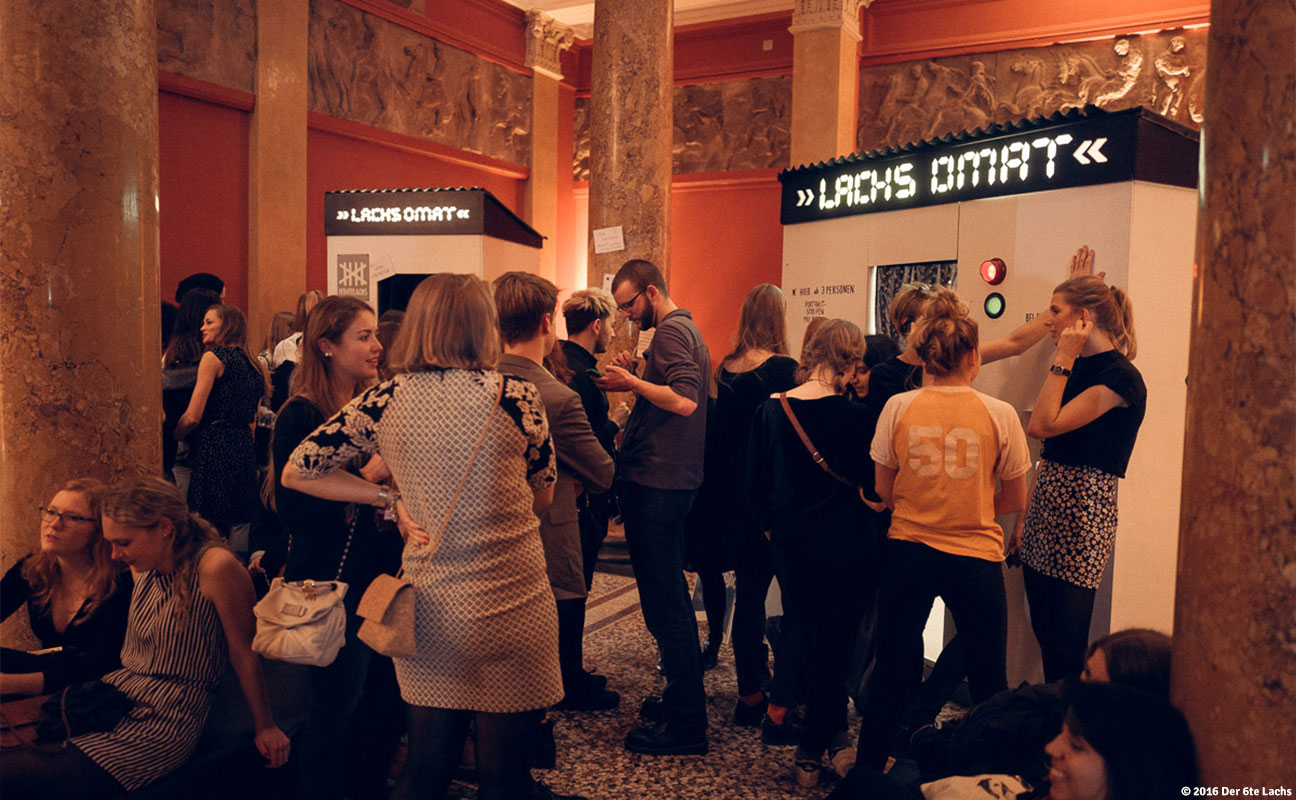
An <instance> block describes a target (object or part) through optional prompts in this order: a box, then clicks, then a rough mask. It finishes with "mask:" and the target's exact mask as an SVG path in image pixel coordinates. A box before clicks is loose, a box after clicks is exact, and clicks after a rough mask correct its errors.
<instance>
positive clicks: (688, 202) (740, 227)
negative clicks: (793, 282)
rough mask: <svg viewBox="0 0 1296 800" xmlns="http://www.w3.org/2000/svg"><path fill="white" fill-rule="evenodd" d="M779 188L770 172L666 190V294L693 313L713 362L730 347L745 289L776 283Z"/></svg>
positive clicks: (778, 279) (780, 234)
mask: <svg viewBox="0 0 1296 800" xmlns="http://www.w3.org/2000/svg"><path fill="white" fill-rule="evenodd" d="M779 188H780V187H779V183H778V181H777V180H776V179H775V178H774V177H773V176H770V177H768V178H767V179H765V180H762V181H761V182H759V183H741V184H735V185H719V186H706V185H703V186H695V185H690V184H689V183H684V182H681V181H678V180H677V181H676V183H675V186H674V189H673V191H672V192H671V245H670V248H671V249H670V257H671V281H670V283H671V286H670V290H671V297H672V298H673V299H674V300H675V302H676V303H678V304H679V305H680V306H682V307H684V308H688V309H690V310H692V311H693V319H694V321H695V322H696V323H697V326H698V328H699V329H700V330H701V331H702V338H703V339H705V340H706V343H707V347H709V348H710V349H711V361H712V363H713V365H714V364H718V363H719V361H720V359H721V358H723V357H724V356H725V355H727V354H728V353H729V351H730V349H731V344H732V340H733V335H734V333H736V332H737V330H738V312H739V310H740V309H741V308H742V301H743V298H744V297H745V296H746V295H747V292H748V291H750V290H751V288H752V287H753V286H756V285H757V284H760V283H772V284H774V285H776V286H777V285H779V284H780V283H781V282H782V274H783V227H782V226H781V225H780V224H779Z"/></svg>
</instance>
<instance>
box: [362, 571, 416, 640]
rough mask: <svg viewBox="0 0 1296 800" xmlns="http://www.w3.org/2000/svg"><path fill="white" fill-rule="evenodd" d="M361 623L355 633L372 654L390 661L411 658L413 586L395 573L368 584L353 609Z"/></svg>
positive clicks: (382, 576) (377, 578)
mask: <svg viewBox="0 0 1296 800" xmlns="http://www.w3.org/2000/svg"><path fill="white" fill-rule="evenodd" d="M356 614H358V615H359V616H360V617H361V618H362V619H364V622H363V623H361V624H360V631H359V633H358V634H357V635H358V636H359V637H360V641H362V642H364V643H365V644H367V645H369V646H370V647H372V648H373V650H374V652H376V653H380V654H382V655H384V656H389V657H391V658H413V657H414V656H415V655H416V654H417V652H418V651H417V649H416V648H415V647H414V587H413V586H411V585H410V582H409V581H407V580H405V579H404V578H403V577H401V574H400V573H398V574H397V575H396V576H395V577H392V576H391V575H379V576H378V577H376V578H374V579H373V583H371V584H369V588H368V589H366V590H365V593H364V596H363V597H361V598H360V606H359V608H357V609H356Z"/></svg>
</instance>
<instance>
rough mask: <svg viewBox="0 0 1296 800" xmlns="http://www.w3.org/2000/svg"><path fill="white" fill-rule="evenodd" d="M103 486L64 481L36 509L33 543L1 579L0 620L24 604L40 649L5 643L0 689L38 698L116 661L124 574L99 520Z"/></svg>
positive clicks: (127, 588) (126, 601) (126, 591)
mask: <svg viewBox="0 0 1296 800" xmlns="http://www.w3.org/2000/svg"><path fill="white" fill-rule="evenodd" d="M104 488H105V487H104V485H103V484H102V483H100V482H99V481H97V480H95V479H94V478H80V479H78V480H74V481H69V482H68V483H66V484H64V486H63V488H62V489H61V490H59V492H58V493H57V494H55V495H54V498H53V499H52V500H50V501H49V503H48V504H46V505H44V506H41V507H40V509H39V513H40V521H41V522H40V530H41V535H40V548H39V549H38V550H37V551H36V552H35V553H33V554H32V555H29V556H25V557H23V558H22V559H20V560H19V561H18V562H17V563H16V564H14V565H13V566H12V567H10V568H9V571H8V572H6V573H5V575H4V578H3V579H2V580H0V619H8V618H9V616H10V615H11V614H13V613H14V612H15V611H17V610H18V609H19V608H20V607H21V606H22V605H23V604H24V603H25V604H26V605H27V615H28V619H29V621H30V623H31V629H32V633H34V634H35V635H36V638H37V639H39V640H40V643H41V649H40V650H38V651H36V652H34V653H28V652H25V651H22V650H11V649H9V648H4V650H3V653H2V654H0V655H2V657H3V664H4V668H3V670H4V671H3V672H2V673H0V694H4V695H38V694H48V693H51V692H56V691H58V690H59V689H62V688H63V687H64V686H67V685H68V684H71V683H78V682H81V681H86V680H90V679H93V678H97V677H99V676H100V675H103V674H105V673H108V672H111V671H113V670H114V669H117V668H118V667H119V666H121V648H122V640H123V639H124V638H125V636H126V617H127V613H128V611H129V610H130V599H131V587H132V584H131V577H130V573H129V571H127V570H123V569H121V568H120V565H118V564H116V563H115V562H114V561H113V560H112V554H111V552H110V549H111V548H109V546H108V544H107V543H106V542H105V541H104V538H103V529H102V527H101V525H100V517H99V512H100V507H101V506H102V504H103V494H104Z"/></svg>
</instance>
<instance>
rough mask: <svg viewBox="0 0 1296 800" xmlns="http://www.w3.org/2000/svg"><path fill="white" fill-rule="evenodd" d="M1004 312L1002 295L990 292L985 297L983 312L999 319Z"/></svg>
mask: <svg viewBox="0 0 1296 800" xmlns="http://www.w3.org/2000/svg"><path fill="white" fill-rule="evenodd" d="M1003 313H1004V296H1003V295H1001V294H999V293H998V292H991V293H990V294H989V295H987V296H986V299H985V314H986V316H987V317H989V318H990V319H999V318H1000V317H1002V316H1003Z"/></svg>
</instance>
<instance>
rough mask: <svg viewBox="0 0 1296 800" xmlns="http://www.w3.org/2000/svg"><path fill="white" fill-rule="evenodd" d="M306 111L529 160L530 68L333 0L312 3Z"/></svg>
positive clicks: (524, 161) (505, 158)
mask: <svg viewBox="0 0 1296 800" xmlns="http://www.w3.org/2000/svg"><path fill="white" fill-rule="evenodd" d="M308 47H309V55H308V74H309V77H310V108H311V110H312V111H318V112H321V113H325V114H329V115H332V116H336V117H340V118H342V119H348V120H351V121H353V122H360V123H363V124H365V125H372V126H374V127H376V128H382V129H384V130H389V131H393V132H395V133H402V134H405V135H408V136H418V137H422V138H426V139H431V140H432V141H436V142H438V143H441V144H445V145H449V146H451V147H457V148H461V149H464V150H470V151H473V152H476V153H484V154H485V155H488V156H491V157H493V158H498V159H501V160H503V161H509V162H512V163H514V164H527V163H528V162H529V161H530V155H529V146H530V137H531V92H530V83H529V81H528V79H527V78H525V77H524V76H522V75H519V74H517V73H514V72H512V71H511V70H508V69H505V68H504V67H501V66H499V65H497V64H492V63H490V62H487V61H484V60H483V59H480V58H478V57H476V56H474V55H472V54H470V53H466V52H464V51H462V50H459V49H457V48H454V47H450V46H449V45H446V44H443V43H441V42H438V41H436V40H435V39H432V38H430V37H427V36H423V35H421V34H419V33H416V32H414V31H411V30H409V29H407V28H404V27H401V26H399V25H396V24H393V23H390V22H387V21H386V20H383V19H381V18H378V17H375V16H372V15H369V14H365V13H364V12H362V11H360V10H358V9H356V8H354V7H352V6H348V5H344V4H342V3H338V2H336V0H315V2H312V3H311V19H310V39H309V45H308Z"/></svg>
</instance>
